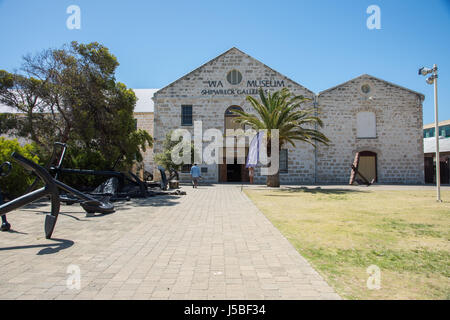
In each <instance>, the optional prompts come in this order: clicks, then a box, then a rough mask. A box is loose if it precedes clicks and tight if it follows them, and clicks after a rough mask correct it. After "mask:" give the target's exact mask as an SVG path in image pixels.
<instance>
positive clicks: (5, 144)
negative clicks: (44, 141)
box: [0, 137, 39, 199]
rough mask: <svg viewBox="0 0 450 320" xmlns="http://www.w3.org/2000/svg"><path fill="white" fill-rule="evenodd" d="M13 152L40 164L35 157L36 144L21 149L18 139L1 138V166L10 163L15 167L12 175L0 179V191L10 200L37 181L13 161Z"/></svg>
mask: <svg viewBox="0 0 450 320" xmlns="http://www.w3.org/2000/svg"><path fill="white" fill-rule="evenodd" d="M13 152H18V153H20V154H21V155H22V156H24V157H26V158H28V159H30V160H32V161H34V162H36V163H39V157H38V156H37V155H35V153H36V146H35V145H34V144H26V145H24V146H23V147H21V146H20V144H19V142H18V141H17V139H13V140H7V139H5V138H3V137H0V164H2V163H3V162H5V161H9V162H11V163H12V165H13V167H12V170H11V173H10V174H9V175H8V176H7V177H0V190H1V191H2V193H4V194H6V195H7V196H8V198H9V199H13V198H15V197H18V196H20V195H22V194H23V193H24V192H25V191H26V190H27V188H28V187H29V186H30V184H31V183H32V182H33V181H34V179H35V177H34V176H32V175H31V174H30V173H29V172H27V170H25V168H24V167H22V166H21V165H19V164H17V163H15V162H14V161H12V158H11V154H12V153H13Z"/></svg>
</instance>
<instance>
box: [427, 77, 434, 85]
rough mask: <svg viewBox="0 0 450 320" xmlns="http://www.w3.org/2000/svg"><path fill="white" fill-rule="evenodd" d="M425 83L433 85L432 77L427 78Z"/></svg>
mask: <svg viewBox="0 0 450 320" xmlns="http://www.w3.org/2000/svg"><path fill="white" fill-rule="evenodd" d="M427 83H428V84H433V83H434V76H431V77H428V78H427Z"/></svg>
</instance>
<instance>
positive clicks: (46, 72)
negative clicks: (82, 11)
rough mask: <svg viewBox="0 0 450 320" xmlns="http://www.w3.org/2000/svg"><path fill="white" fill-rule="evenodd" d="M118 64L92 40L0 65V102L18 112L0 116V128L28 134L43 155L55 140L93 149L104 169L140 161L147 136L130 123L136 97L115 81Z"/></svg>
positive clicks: (73, 43)
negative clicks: (17, 65) (13, 66)
mask: <svg viewBox="0 0 450 320" xmlns="http://www.w3.org/2000/svg"><path fill="white" fill-rule="evenodd" d="M118 66H119V63H118V61H117V59H116V57H115V56H114V55H112V54H111V53H110V52H109V50H108V48H106V47H104V46H102V45H100V44H98V43H96V42H93V43H89V44H79V43H77V42H72V43H71V44H70V45H65V46H64V47H62V48H61V49H54V50H50V49H49V50H45V51H43V52H41V53H39V54H37V55H33V56H32V55H27V56H25V57H24V59H23V64H22V67H21V69H20V70H19V72H15V73H9V72H7V71H4V70H0V102H1V103H4V104H6V105H8V106H10V107H12V108H14V109H15V110H16V111H17V112H19V113H20V114H18V115H8V116H2V117H0V128H3V129H1V130H0V131H1V132H2V133H4V132H5V131H8V133H9V134H14V135H16V136H20V137H25V138H28V139H30V140H31V141H33V142H35V143H36V145H37V146H38V147H39V148H40V150H41V152H42V154H44V155H49V154H50V153H51V150H52V148H53V143H54V142H55V141H60V142H64V143H68V144H69V146H72V147H73V148H74V149H77V151H80V150H81V152H83V150H89V152H91V153H92V152H98V153H99V154H100V155H101V157H102V158H103V159H105V161H106V162H105V166H106V168H105V169H107V168H111V167H113V166H114V164H115V163H116V161H117V159H120V160H123V161H122V163H123V165H124V166H125V167H130V166H131V165H132V163H133V162H134V161H138V162H139V161H142V154H141V150H142V151H145V150H146V147H147V146H150V147H151V146H152V138H151V136H150V135H149V134H148V133H147V132H146V131H144V130H138V129H137V128H136V124H135V120H134V117H133V111H134V107H135V105H136V96H135V94H134V92H133V91H132V90H131V89H128V88H127V87H126V86H125V85H124V84H122V83H120V82H117V81H116V79H115V71H116V68H117V67H118Z"/></svg>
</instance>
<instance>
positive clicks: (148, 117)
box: [134, 112, 155, 172]
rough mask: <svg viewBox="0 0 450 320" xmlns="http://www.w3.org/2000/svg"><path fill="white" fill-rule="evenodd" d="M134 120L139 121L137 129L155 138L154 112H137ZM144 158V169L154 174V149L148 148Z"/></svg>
mask: <svg viewBox="0 0 450 320" xmlns="http://www.w3.org/2000/svg"><path fill="white" fill-rule="evenodd" d="M134 118H135V119H136V120H137V128H138V129H142V130H145V131H147V132H148V133H149V134H150V135H151V136H152V137H153V123H154V114H153V112H135V113H134ZM142 155H143V157H144V161H143V162H144V168H145V170H146V171H148V172H153V169H154V167H155V165H154V161H153V148H149V147H147V149H146V151H145V152H144V153H143V154H142Z"/></svg>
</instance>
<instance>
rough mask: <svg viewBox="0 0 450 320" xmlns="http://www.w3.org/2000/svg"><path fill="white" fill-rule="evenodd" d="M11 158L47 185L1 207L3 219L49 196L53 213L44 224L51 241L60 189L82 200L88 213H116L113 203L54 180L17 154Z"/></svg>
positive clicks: (34, 164) (58, 205)
mask: <svg viewBox="0 0 450 320" xmlns="http://www.w3.org/2000/svg"><path fill="white" fill-rule="evenodd" d="M11 156H12V157H13V158H14V159H15V160H16V161H17V162H18V163H19V164H20V165H21V166H23V167H24V168H25V169H27V170H30V171H33V172H34V173H35V174H36V175H37V176H38V177H39V178H40V179H41V180H42V181H43V182H44V183H45V186H44V187H42V188H40V189H38V190H36V191H32V192H29V193H27V194H25V195H23V196H21V197H19V198H16V199H14V200H12V201H10V202H7V203H5V204H3V205H1V206H0V215H1V216H2V217H3V216H5V215H6V214H7V213H8V212H10V211H13V210H16V209H19V208H21V207H23V206H25V205H27V204H29V203H32V202H33V201H36V200H38V199H41V198H44V197H47V196H49V197H50V201H51V213H50V214H48V215H46V216H45V224H44V230H45V237H46V238H47V239H49V238H51V236H52V233H53V230H54V228H55V224H56V220H57V219H58V214H59V210H60V196H59V189H62V190H64V191H66V192H67V193H70V194H72V195H73V196H75V197H77V198H79V199H81V200H82V202H81V203H80V205H81V206H82V207H83V209H84V210H85V211H86V212H88V213H95V212H98V213H103V214H108V213H112V212H114V206H113V205H112V204H111V203H109V202H105V201H100V200H97V199H95V198H93V197H91V196H89V195H86V194H84V193H82V192H80V191H78V190H76V189H74V188H72V187H69V186H68V185H66V184H64V183H62V182H60V181H58V180H56V179H54V178H53V177H52V176H51V175H50V174H49V173H48V171H47V170H45V169H44V168H43V167H41V166H40V165H38V164H36V163H34V162H33V161H31V160H28V159H26V158H24V157H23V156H21V155H20V154H18V153H17V152H14V153H13V154H12V155H11Z"/></svg>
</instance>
